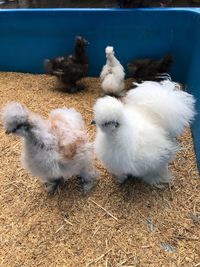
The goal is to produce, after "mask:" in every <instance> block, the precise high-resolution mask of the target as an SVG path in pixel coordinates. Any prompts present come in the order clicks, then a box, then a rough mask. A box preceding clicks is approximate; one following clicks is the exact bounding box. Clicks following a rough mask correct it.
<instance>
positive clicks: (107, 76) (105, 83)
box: [100, 46, 125, 97]
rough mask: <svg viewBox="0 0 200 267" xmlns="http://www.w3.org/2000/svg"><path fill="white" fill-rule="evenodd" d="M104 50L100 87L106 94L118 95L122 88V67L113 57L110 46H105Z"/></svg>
mask: <svg viewBox="0 0 200 267" xmlns="http://www.w3.org/2000/svg"><path fill="white" fill-rule="evenodd" d="M105 52H106V58H107V61H106V65H105V66H104V67H103V69H102V71H101V74H100V78H101V81H102V84H101V87H102V89H103V91H104V93H105V94H106V95H112V96H118V97H120V96H122V95H123V90H124V77H125V73H124V68H123V66H122V65H121V64H120V62H119V61H118V60H117V58H116V57H115V52H114V50H113V47H112V46H107V47H106V50H105Z"/></svg>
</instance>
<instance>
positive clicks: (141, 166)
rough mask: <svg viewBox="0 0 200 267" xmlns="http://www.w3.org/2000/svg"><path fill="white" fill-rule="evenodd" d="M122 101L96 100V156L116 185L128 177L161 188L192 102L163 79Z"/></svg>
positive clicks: (167, 178) (166, 180)
mask: <svg viewBox="0 0 200 267" xmlns="http://www.w3.org/2000/svg"><path fill="white" fill-rule="evenodd" d="M124 101H125V103H123V102H121V101H119V100H117V99H116V98H113V97H110V96H106V97H103V98H100V99H98V100H97V102H96V104H95V106H94V121H95V123H96V125H97V135H96V140H95V151H96V155H97V157H98V158H99V159H100V160H101V161H102V163H103V165H104V166H105V167H106V168H107V169H108V170H109V171H110V172H111V173H112V174H114V175H116V177H117V180H118V181H119V182H120V183H123V182H124V181H125V180H126V178H127V176H128V175H131V176H134V177H138V178H141V179H143V180H144V181H145V182H147V183H149V184H151V185H155V186H157V187H161V186H163V184H165V183H169V182H170V180H171V175H170V173H169V171H168V164H169V162H170V161H171V160H172V159H173V157H174V155H175V154H176V152H177V150H178V144H177V141H176V137H177V136H178V135H180V134H182V133H183V130H184V128H185V127H187V126H189V125H190V123H191V122H192V120H193V119H194V115H195V111H194V103H195V99H194V97H193V96H192V95H190V94H188V93H186V92H183V91H180V90H179V89H177V85H176V84H175V83H173V82H170V81H165V82H162V83H156V82H144V83H142V84H140V85H138V88H136V89H133V90H132V91H129V93H128V94H127V96H126V97H125V99H124Z"/></svg>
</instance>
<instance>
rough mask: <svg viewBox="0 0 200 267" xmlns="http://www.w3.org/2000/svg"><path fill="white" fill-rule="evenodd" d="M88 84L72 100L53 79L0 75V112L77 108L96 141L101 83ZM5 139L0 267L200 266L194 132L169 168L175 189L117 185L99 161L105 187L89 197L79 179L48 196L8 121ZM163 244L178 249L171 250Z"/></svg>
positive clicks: (0, 149)
mask: <svg viewBox="0 0 200 267" xmlns="http://www.w3.org/2000/svg"><path fill="white" fill-rule="evenodd" d="M82 83H83V84H84V85H85V86H86V88H87V89H86V90H85V91H82V92H80V93H78V94H73V95H72V94H67V93H64V92H61V91H59V90H57V89H56V88H57V82H56V80H55V78H54V77H50V76H47V75H31V74H22V73H0V93H1V98H0V107H1V108H2V107H3V106H4V105H5V104H6V103H7V102H9V101H19V102H22V103H24V104H25V105H27V106H28V108H30V109H31V110H33V111H35V112H38V113H40V114H42V115H44V116H47V115H48V113H49V112H50V111H51V110H52V109H55V108H58V107H64V106H66V107H74V108H75V109H77V111H79V112H81V114H82V115H83V117H84V119H85V122H86V125H87V129H88V132H89V135H90V137H91V139H92V140H94V137H95V127H94V126H91V125H90V122H91V120H92V107H93V105H94V103H95V101H96V99H97V98H98V97H99V96H100V95H101V89H100V81H99V79H98V78H85V79H83V81H82ZM127 84H129V85H130V81H128V82H127ZM0 138H1V141H0V158H1V159H0V164H1V169H0V191H1V192H0V210H1V212H0V266H1V267H17V266H18V267H19V266H20V267H21V266H25V267H29V266H31V267H32V266H48V267H51V266H52V267H54V266H56V267H60V266H61V267H63V266H65V267H67V266H69V267H82V266H83V267H85V266H91V267H104V266H107V267H116V266H138V267H139V266H144V267H146V266H151V267H157V266H164V267H167V266H170V267H173V266H174V267H175V266H181V267H182V266H186V267H190V266H191V267H192V266H198V265H199V262H200V224H199V223H197V219H194V218H198V216H199V213H200V179H199V174H198V171H197V166H196V160H195V154H194V149H193V143H192V137H191V132H190V130H189V129H187V130H186V131H185V133H184V135H183V137H181V138H180V142H181V150H180V152H179V153H178V154H177V156H176V159H175V160H174V162H172V164H171V166H170V169H171V171H172V173H173V176H174V178H175V180H174V184H173V185H172V186H169V187H168V188H166V189H165V190H159V189H156V188H153V187H150V186H149V185H147V184H144V183H142V182H140V181H135V180H129V181H127V182H126V183H125V185H123V186H119V185H117V183H116V182H115V180H114V178H113V177H112V176H111V175H110V174H108V172H107V171H106V170H105V169H104V168H103V167H102V165H101V164H100V162H98V161H96V165H97V168H98V169H99V171H100V182H99V184H98V185H97V186H96V188H95V189H94V190H93V191H92V192H91V193H90V194H89V195H87V196H84V195H83V194H82V189H81V185H80V184H79V181H78V180H77V179H75V178H74V179H72V180H70V181H69V182H68V183H66V184H65V186H64V187H63V189H61V190H60V191H59V192H58V193H57V194H56V195H55V196H53V197H49V196H48V195H47V192H46V190H45V188H44V186H43V185H42V184H41V183H40V182H39V181H37V180H36V178H35V177H32V176H31V175H30V174H28V173H27V172H26V171H25V170H24V169H23V168H22V166H21V164H20V153H21V142H20V140H19V139H18V138H15V137H13V136H7V135H5V133H4V130H3V127H2V123H1V124H0ZM148 218H151V220H152V222H153V224H154V226H155V229H154V231H150V230H149V226H148V224H147V220H148ZM195 220H196V221H195ZM162 244H168V245H169V246H171V247H173V248H174V250H173V251H171V252H169V251H166V250H165V249H163V247H162Z"/></svg>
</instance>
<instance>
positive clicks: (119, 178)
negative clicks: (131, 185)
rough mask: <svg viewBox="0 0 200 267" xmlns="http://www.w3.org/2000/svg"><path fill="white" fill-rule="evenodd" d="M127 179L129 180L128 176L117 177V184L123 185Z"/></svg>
mask: <svg viewBox="0 0 200 267" xmlns="http://www.w3.org/2000/svg"><path fill="white" fill-rule="evenodd" d="M127 179H128V175H126V174H123V175H120V176H117V183H118V184H123V183H124V182H125V181H126V180H127Z"/></svg>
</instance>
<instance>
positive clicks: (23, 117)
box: [3, 102, 97, 193]
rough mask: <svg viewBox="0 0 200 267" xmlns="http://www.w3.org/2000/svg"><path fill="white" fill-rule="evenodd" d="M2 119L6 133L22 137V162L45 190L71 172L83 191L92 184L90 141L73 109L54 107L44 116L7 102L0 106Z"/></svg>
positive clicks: (91, 146) (70, 175)
mask: <svg viewBox="0 0 200 267" xmlns="http://www.w3.org/2000/svg"><path fill="white" fill-rule="evenodd" d="M3 123H4V127H5V130H6V133H7V134H10V133H12V134H14V135H18V136H21V137H22V138H23V144H24V146H23V153H22V163H23V165H24V167H25V168H26V169H27V170H28V171H30V172H31V173H32V175H34V176H37V177H38V178H39V179H40V181H41V182H42V183H45V184H46V186H47V191H48V192H49V193H54V192H55V190H56V189H57V187H58V186H59V185H60V184H62V183H63V182H64V181H66V180H68V179H69V178H71V177H72V176H80V177H81V179H82V182H83V188H84V192H85V193H86V192H89V191H90V190H91V188H92V187H93V186H94V185H95V183H96V180H97V173H96V171H95V169H94V167H93V164H92V160H93V144H92V143H90V142H89V141H88V137H87V132H86V129H85V126H84V121H83V119H82V116H81V115H80V113H78V112H77V111H76V110H75V109H73V108H71V109H67V108H60V109H55V110H53V111H52V112H51V113H50V115H49V118H48V119H44V118H42V117H41V116H39V115H38V114H36V113H33V112H31V111H29V110H28V109H27V108H26V107H25V106H23V105H21V104H20V103H16V102H11V103H9V104H8V105H7V106H6V107H5V108H4V110H3Z"/></svg>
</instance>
